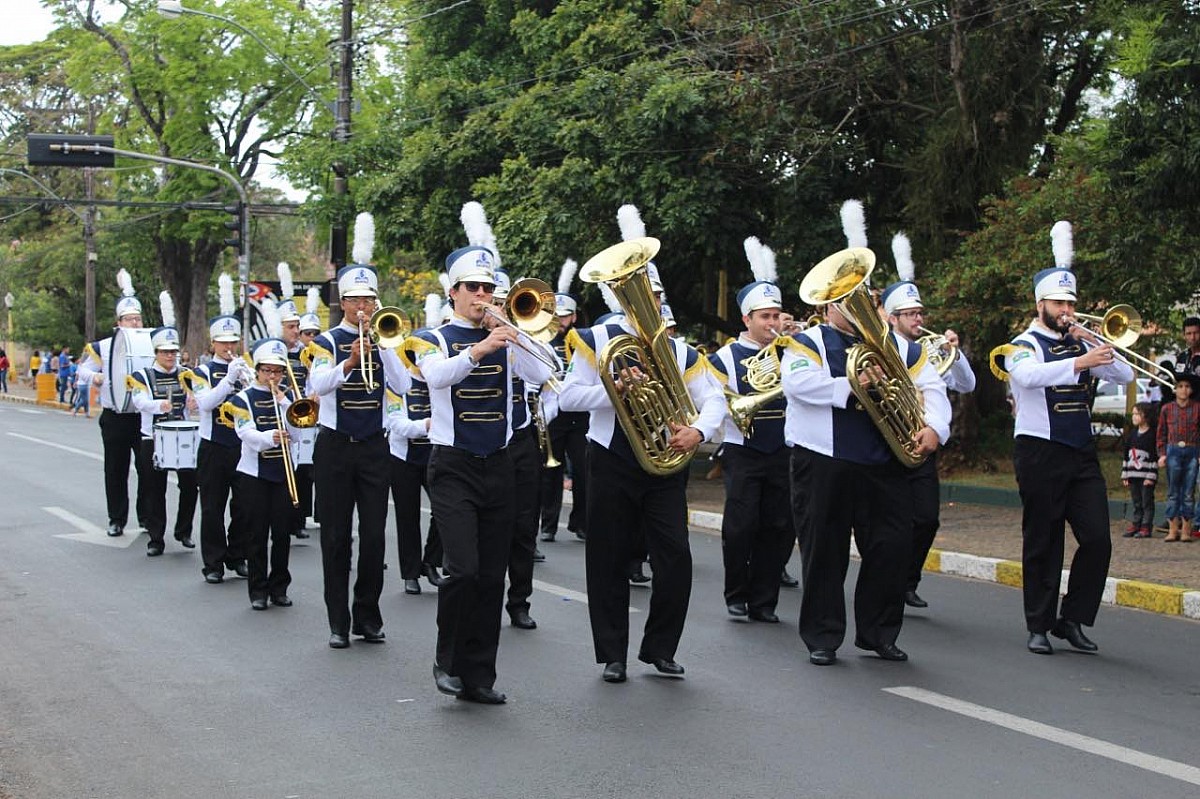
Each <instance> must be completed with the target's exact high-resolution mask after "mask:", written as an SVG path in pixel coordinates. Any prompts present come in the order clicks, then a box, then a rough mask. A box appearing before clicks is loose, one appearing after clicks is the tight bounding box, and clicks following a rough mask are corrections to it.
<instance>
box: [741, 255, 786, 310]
mask: <svg viewBox="0 0 1200 799" xmlns="http://www.w3.org/2000/svg"><path fill="white" fill-rule="evenodd" d="M742 247H743V248H744V249H745V251H746V260H747V261H749V262H750V272H751V274H753V275H754V282H753V283H748V284H747V285H745V286H742V288H741V290H740V291H739V292H738V293H737V304H738V308H739V309H740V310H741V312H742V316H749V315H750V312H751V311H758V310H761V309H763V308H782V307H783V294H782V293H781V292H780V291H779V286H778V285H776V281H777V280H778V279H779V278H778V274H777V272H776V269H775V253H774V252H773V251H772V250H771V248H770V247H768V246H767V245H765V244H763V243H762V242H761V241H759V240H758V237H757V236H750V237H748V238H747V239H746V240H745V241H743V242H742Z"/></svg>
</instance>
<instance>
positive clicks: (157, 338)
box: [150, 325, 179, 351]
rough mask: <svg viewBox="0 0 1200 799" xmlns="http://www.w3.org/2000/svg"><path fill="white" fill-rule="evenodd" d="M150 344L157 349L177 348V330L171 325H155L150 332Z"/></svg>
mask: <svg viewBox="0 0 1200 799" xmlns="http://www.w3.org/2000/svg"><path fill="white" fill-rule="evenodd" d="M150 344H151V346H153V347H154V349H155V351H157V350H177V349H179V331H178V330H176V329H175V328H173V327H166V326H165V325H164V326H163V327H156V328H154V330H152V331H151V332H150Z"/></svg>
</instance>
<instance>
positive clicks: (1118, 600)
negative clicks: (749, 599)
mask: <svg viewBox="0 0 1200 799" xmlns="http://www.w3.org/2000/svg"><path fill="white" fill-rule="evenodd" d="M565 501H567V500H566V499H564V502H565ZM721 521H722V515H721V514H720V513H713V512H711V511H700V510H693V511H689V512H688V523H689V524H691V526H693V527H699V528H701V529H705V530H711V531H715V532H720V530H721ZM850 556H851V557H853V558H858V548H857V547H856V546H855V545H854V542H853V541H851V542H850ZM925 571H927V572H932V573H934V574H950V575H953V576H955V577H968V578H970V579H972V580H984V581H987V582H991V583H999V584H1001V585H1007V586H1010V587H1012V588H1020V587H1021V586H1022V569H1021V564H1020V563H1018V562H1016V561H1014V560H1004V559H1002V558H988V557H984V556H982V555H967V554H964V553H962V552H945V551H942V550H940V549H931V550H930V551H929V557H927V558H926V559H925ZM1070 576H1071V573H1070V572H1069V571H1066V570H1064V571H1063V573H1062V582H1061V584H1060V587H1059V594H1060V595H1061V594H1065V593H1066V591H1067V581H1068V580H1069V579H1070ZM1102 601H1103V602H1105V603H1106V604H1109V605H1119V606H1120V607H1125V608H1137V609H1139V610H1146V611H1149V612H1151V613H1162V614H1164V615H1168V616H1184V617H1186V618H1189V619H1196V620H1200V591H1196V590H1190V589H1187V588H1179V587H1176V586H1170V585H1161V584H1159V583H1148V582H1145V581H1143V580H1127V579H1124V578H1119V577H1110V578H1108V581H1107V582H1106V584H1105V587H1104V594H1103V596H1102Z"/></svg>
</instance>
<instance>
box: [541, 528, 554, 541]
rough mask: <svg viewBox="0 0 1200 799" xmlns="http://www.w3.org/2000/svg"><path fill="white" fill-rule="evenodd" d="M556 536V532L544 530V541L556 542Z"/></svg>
mask: <svg viewBox="0 0 1200 799" xmlns="http://www.w3.org/2000/svg"><path fill="white" fill-rule="evenodd" d="M554 535H555V532H554V531H553V530H543V531H542V540H543V541H551V542H552V541H554Z"/></svg>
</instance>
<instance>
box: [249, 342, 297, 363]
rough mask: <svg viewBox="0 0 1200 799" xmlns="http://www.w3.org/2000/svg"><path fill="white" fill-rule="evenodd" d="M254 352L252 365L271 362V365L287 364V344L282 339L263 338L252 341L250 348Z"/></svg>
mask: <svg viewBox="0 0 1200 799" xmlns="http://www.w3.org/2000/svg"><path fill="white" fill-rule="evenodd" d="M250 351H251V352H253V353H254V365H255V366H256V367H257V366H262V365H263V364H271V365H272V366H287V363H288V350H287V344H284V343H283V339H279V338H264V339H259V340H258V341H256V342H254V345H253V346H252V347H251V348H250Z"/></svg>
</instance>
